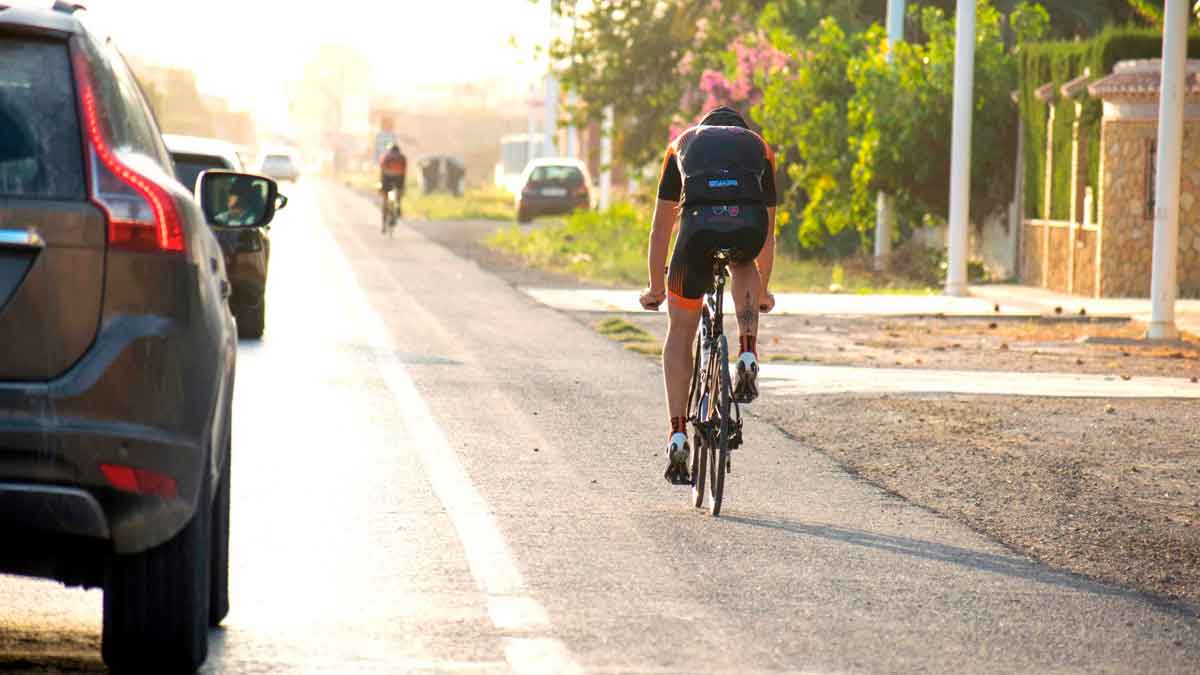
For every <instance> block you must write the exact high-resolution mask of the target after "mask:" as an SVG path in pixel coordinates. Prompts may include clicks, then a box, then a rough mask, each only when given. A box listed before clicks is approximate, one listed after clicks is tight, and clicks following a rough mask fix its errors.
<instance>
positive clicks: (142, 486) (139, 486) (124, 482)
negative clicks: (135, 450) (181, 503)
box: [100, 464, 179, 499]
mask: <svg viewBox="0 0 1200 675" xmlns="http://www.w3.org/2000/svg"><path fill="white" fill-rule="evenodd" d="M100 472H101V473H103V474H104V479H105V480H107V481H108V483H109V485H112V486H113V487H115V488H116V489H118V490H120V491H122V492H132V493H133V494H137V495H146V496H149V497H163V498H165V499H174V498H175V497H178V496H179V486H178V484H176V482H175V479H174V478H171V477H170V476H164V475H162V474H161V473H156V472H154V471H151V470H149V469H135V468H133V467H129V466H121V465H120V464H101V465H100Z"/></svg>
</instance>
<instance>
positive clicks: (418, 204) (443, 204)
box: [342, 173, 516, 220]
mask: <svg viewBox="0 0 1200 675" xmlns="http://www.w3.org/2000/svg"><path fill="white" fill-rule="evenodd" d="M342 182H343V183H344V184H345V185H346V187H349V188H352V189H354V190H358V191H359V192H372V193H374V192H378V191H379V176H378V175H377V174H370V173H357V174H352V175H348V176H345V177H343V180H342ZM404 215H405V217H408V218H419V219H422V220H514V219H515V218H516V210H515V208H514V207H513V196H512V195H511V194H509V193H508V192H506V191H504V190H503V189H501V188H498V187H495V186H486V187H476V188H468V189H467V191H466V192H465V193H464V194H463V196H461V197H455V196H454V195H451V194H448V193H445V192H435V193H434V194H431V195H426V194H421V186H420V185H419V184H418V183H417V181H416V180H415V179H414V178H411V177H410V178H409V180H408V184H407V188H406V192H405V195H404Z"/></svg>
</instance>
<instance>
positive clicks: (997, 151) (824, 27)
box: [755, 0, 1049, 248]
mask: <svg viewBox="0 0 1200 675" xmlns="http://www.w3.org/2000/svg"><path fill="white" fill-rule="evenodd" d="M978 4H979V7H978V13H977V28H976V30H977V37H976V54H975V124H974V133H973V142H972V145H973V152H972V185H971V191H972V211H973V214H972V215H973V216H974V217H975V218H976V219H977V221H978V220H979V219H981V218H982V217H985V216H987V215H990V214H991V213H993V212H995V211H996V210H998V209H1000V208H1001V207H1003V206H1004V205H1005V204H1006V203H1007V201H1008V199H1009V198H1010V194H1009V192H1010V190H1011V180H1007V179H1005V180H997V179H996V177H997V176H1005V177H1007V176H1011V175H1012V172H1013V170H1014V167H1013V162H1014V161H1015V148H1016V111H1015V109H1014V108H1013V105H1012V102H1011V98H1010V92H1011V91H1012V90H1013V89H1014V88H1015V86H1016V63H1015V60H1014V58H1013V55H1012V53H1011V52H1010V51H1009V50H1007V49H1006V48H1005V41H1004V40H1003V39H1002V33H1003V31H1004V30H1005V26H1006V24H1007V25H1011V26H1012V27H1014V28H1015V29H1016V30H1017V31H1018V35H1017V40H1018V42H1019V43H1020V42H1023V41H1026V40H1029V39H1031V38H1035V37H1038V36H1039V35H1040V34H1041V33H1043V32H1044V31H1045V30H1046V28H1047V27H1048V25H1049V16H1048V15H1047V14H1046V12H1045V11H1044V10H1042V9H1041V8H1040V7H1039V6H1035V5H1029V4H1024V3H1022V4H1020V5H1017V6H1015V7H1014V10H1013V13H1012V14H1011V15H1010V16H1009V17H1008V19H1009V20H1008V21H1007V22H1006V20H1005V19H1006V17H1005V16H1004V15H1003V14H1002V13H1001V12H1000V11H998V10H997V9H996V8H995V7H993V6H992V5H991V3H990V2H988V1H987V0H979V3H978ZM764 16H767V15H766V14H764ZM909 18H910V22H912V23H915V24H916V26H917V29H918V30H917V31H916V32H917V33H919V37H920V40H919V41H906V42H903V43H900V44H899V45H897V46H896V47H895V49H894V50H893V55H894V59H893V63H891V64H889V63H888V59H887V55H888V43H887V39H886V32H885V30H884V29H883V27H881V26H879V25H878V24H876V25H873V26H872V27H871V28H869V29H868V30H866V31H863V32H860V33H856V34H849V35H848V34H847V33H846V32H844V31H843V30H842V28H841V26H840V25H839V24H838V23H837V22H836V21H834V20H832V19H826V20H824V21H822V22H821V23H820V25H819V26H818V28H817V29H815V30H814V31H813V32H812V33H810V34H809V36H808V38H807V40H805V41H803V42H801V41H799V40H796V39H795V38H794V37H791V36H789V35H788V34H787V33H786V32H779V31H774V32H772V35H773V39H775V40H779V41H780V42H779V43H778V44H776V47H777V48H779V49H782V50H784V51H788V50H789V49H792V50H795V53H799V54H800V57H799V62H798V64H797V65H796V67H795V72H794V74H793V76H792V77H782V78H776V79H774V80H773V81H772V82H771V83H770V84H769V85H768V86H767V87H766V91H765V96H764V100H763V103H762V105H760V106H759V107H758V108H757V109H756V110H755V114H756V116H758V117H759V118H760V119H761V120H762V121H763V126H764V134H765V136H766V137H767V140H768V141H770V142H772V143H774V144H777V145H782V146H783V147H784V148H785V150H784V151H783V153H782V156H783V159H782V160H781V165H782V166H784V167H785V170H786V172H787V176H788V178H789V179H791V183H792V188H791V190H790V192H789V193H788V195H787V202H786V205H785V208H786V210H787V211H788V212H789V214H790V215H791V214H794V215H796V216H797V217H798V218H799V220H800V222H799V224H798V229H797V234H798V236H799V239H800V242H801V244H802V245H804V246H806V247H810V248H811V247H816V246H823V245H825V244H826V243H827V242H828V240H829V239H830V238H831V237H833V236H837V235H839V234H840V233H842V232H843V231H845V230H847V229H849V230H851V231H855V230H857V232H858V233H859V236H858V241H859V243H860V245H862V246H865V245H866V244H867V242H868V241H869V230H870V229H871V228H872V227H873V224H874V200H875V195H876V194H877V193H878V192H879V191H880V190H883V191H886V192H888V193H891V194H893V195H895V196H896V198H897V203H898V206H899V209H900V214H901V216H903V217H904V218H902V221H907V222H909V223H912V222H919V221H921V220H922V219H923V218H924V217H925V216H926V215H927V214H933V215H936V216H940V215H941V214H944V213H946V211H947V209H948V202H949V182H950V179H949V175H950V138H951V134H950V128H951V113H952V104H953V93H954V57H955V35H954V32H955V27H954V21H953V19H952V18H950V17H948V16H947V14H946V12H945V11H943V10H942V9H940V8H938V7H933V6H925V7H916V6H914V7H913V8H912V11H911V12H910V15H909ZM801 45H803V50H802V51H801V50H800V46H801Z"/></svg>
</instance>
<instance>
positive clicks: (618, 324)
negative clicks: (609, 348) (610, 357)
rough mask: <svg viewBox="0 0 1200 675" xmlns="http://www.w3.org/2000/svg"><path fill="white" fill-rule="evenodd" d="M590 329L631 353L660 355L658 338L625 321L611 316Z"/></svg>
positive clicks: (660, 349) (660, 347) (660, 348)
mask: <svg viewBox="0 0 1200 675" xmlns="http://www.w3.org/2000/svg"><path fill="white" fill-rule="evenodd" d="M592 327H593V328H595V329H596V332H597V333H599V334H601V335H603V336H605V337H607V338H608V339H610V340H613V341H615V342H620V343H621V345H622V346H623V347H625V349H628V350H629V351H631V352H636V353H638V354H645V355H647V356H660V355H662V345H661V344H660V343H659V340H658V338H656V337H654V336H653V335H651V334H650V333H648V332H646V331H645V330H643V329H642V328H640V327H638V326H637V325H635V324H633V323H630V322H629V321H626V320H625V319H622V318H620V317H616V316H612V317H609V318H607V319H604V320H603V321H598V322H596V323H594V324H592Z"/></svg>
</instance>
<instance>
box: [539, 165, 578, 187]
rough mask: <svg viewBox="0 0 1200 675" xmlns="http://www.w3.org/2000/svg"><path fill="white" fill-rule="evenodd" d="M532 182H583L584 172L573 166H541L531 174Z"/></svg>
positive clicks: (573, 183)
mask: <svg viewBox="0 0 1200 675" xmlns="http://www.w3.org/2000/svg"><path fill="white" fill-rule="evenodd" d="M529 182H531V183H566V184H567V185H579V184H581V183H583V172H582V171H580V170H579V169H578V168H577V167H573V166H539V167H537V168H535V169H534V170H533V173H532V174H530V176H529Z"/></svg>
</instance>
